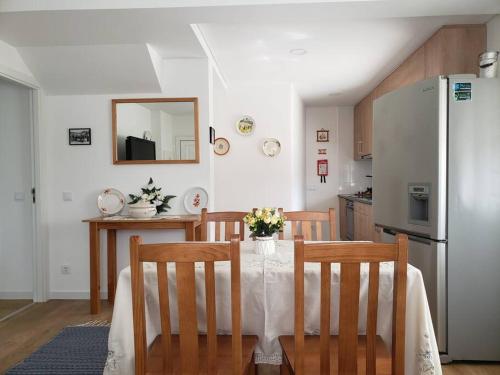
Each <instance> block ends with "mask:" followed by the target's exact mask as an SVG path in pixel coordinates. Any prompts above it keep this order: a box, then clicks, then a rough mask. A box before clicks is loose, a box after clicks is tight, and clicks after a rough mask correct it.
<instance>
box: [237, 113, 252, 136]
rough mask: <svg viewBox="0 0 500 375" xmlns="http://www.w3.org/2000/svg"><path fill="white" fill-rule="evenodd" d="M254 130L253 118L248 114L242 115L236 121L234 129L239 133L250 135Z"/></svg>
mask: <svg viewBox="0 0 500 375" xmlns="http://www.w3.org/2000/svg"><path fill="white" fill-rule="evenodd" d="M254 130H255V120H254V119H253V118H251V117H250V116H243V117H242V118H241V119H239V120H238V121H237V122H236V131H237V132H238V133H240V134H241V135H250V134H252V133H253V131H254Z"/></svg>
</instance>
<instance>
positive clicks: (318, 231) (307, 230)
mask: <svg viewBox="0 0 500 375" xmlns="http://www.w3.org/2000/svg"><path fill="white" fill-rule="evenodd" d="M279 211H280V213H281V214H282V215H285V217H286V221H287V222H291V224H292V225H291V231H292V238H294V237H295V236H296V235H302V236H304V240H306V241H313V240H316V241H321V240H323V233H322V232H323V222H327V223H328V229H329V231H330V237H329V238H328V239H329V240H331V241H335V240H336V239H337V234H336V225H335V209H334V208H330V209H328V212H321V211H292V212H283V209H282V208H280V209H279ZM313 228H314V231H313ZM313 233H314V234H315V237H313ZM279 239H280V240H283V239H285V235H284V232H280V234H279Z"/></svg>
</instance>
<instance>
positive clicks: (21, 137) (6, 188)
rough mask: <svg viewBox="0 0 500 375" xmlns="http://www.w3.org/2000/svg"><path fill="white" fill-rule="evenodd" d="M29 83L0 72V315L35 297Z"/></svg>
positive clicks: (26, 303)
mask: <svg viewBox="0 0 500 375" xmlns="http://www.w3.org/2000/svg"><path fill="white" fill-rule="evenodd" d="M32 130H33V105H32V89H31V88H28V87H26V86H23V85H20V84H18V83H16V82H13V81H10V80H7V79H3V78H0V176H1V177H0V321H1V320H4V319H6V318H7V317H9V316H11V315H12V314H14V313H15V312H16V311H19V310H22V309H24V308H26V307H27V306H29V305H31V303H33V294H34V258H33V256H34V222H35V220H34V212H35V210H34V195H33V194H32V193H33V191H32V189H33V187H34V186H35V185H34V177H33V176H34V163H33V160H34V159H33V131H32Z"/></svg>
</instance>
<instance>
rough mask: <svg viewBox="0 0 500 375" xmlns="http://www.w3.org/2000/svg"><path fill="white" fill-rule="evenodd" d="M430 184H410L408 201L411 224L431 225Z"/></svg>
mask: <svg viewBox="0 0 500 375" xmlns="http://www.w3.org/2000/svg"><path fill="white" fill-rule="evenodd" d="M429 192H430V184H409V185H408V202H409V207H408V208H409V210H408V211H409V218H408V222H409V223H410V224H416V225H429V224H430V223H429V198H430V193H429Z"/></svg>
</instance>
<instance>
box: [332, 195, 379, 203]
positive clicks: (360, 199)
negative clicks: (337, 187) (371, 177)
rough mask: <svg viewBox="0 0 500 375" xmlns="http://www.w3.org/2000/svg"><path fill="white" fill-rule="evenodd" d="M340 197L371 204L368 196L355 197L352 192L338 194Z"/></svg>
mask: <svg viewBox="0 0 500 375" xmlns="http://www.w3.org/2000/svg"><path fill="white" fill-rule="evenodd" d="M338 196H339V197H340V198H344V199H347V200H348V201H353V202H359V203H364V204H372V202H373V200H372V199H370V198H361V197H357V196H355V195H354V194H339V195H338Z"/></svg>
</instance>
